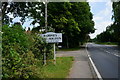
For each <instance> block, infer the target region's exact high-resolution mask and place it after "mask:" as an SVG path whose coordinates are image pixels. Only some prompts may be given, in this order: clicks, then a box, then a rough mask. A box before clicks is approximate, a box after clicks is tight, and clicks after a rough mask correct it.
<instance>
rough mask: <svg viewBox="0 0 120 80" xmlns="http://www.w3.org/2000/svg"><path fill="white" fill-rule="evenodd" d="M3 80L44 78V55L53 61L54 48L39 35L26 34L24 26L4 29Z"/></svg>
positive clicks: (4, 27)
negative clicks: (42, 68)
mask: <svg viewBox="0 0 120 80" xmlns="http://www.w3.org/2000/svg"><path fill="white" fill-rule="evenodd" d="M2 30H3V35H2V57H3V58H2V61H3V63H2V74H3V75H2V77H3V78H2V79H3V80H4V79H7V80H8V79H12V80H16V79H20V80H21V79H33V80H34V78H38V79H40V78H42V77H43V76H44V75H43V74H42V71H41V67H42V66H41V64H43V54H44V53H46V54H47V55H46V56H47V59H53V47H52V45H51V44H48V43H46V42H45V40H44V39H43V38H41V37H40V36H38V35H37V34H30V33H26V32H25V31H24V29H23V28H22V26H18V25H16V26H12V27H9V26H8V25H5V26H3V27H2Z"/></svg>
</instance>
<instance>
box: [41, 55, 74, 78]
mask: <svg viewBox="0 0 120 80" xmlns="http://www.w3.org/2000/svg"><path fill="white" fill-rule="evenodd" d="M73 60H74V59H73V57H57V62H56V65H54V64H53V63H51V62H49V63H48V65H46V66H44V67H42V70H43V73H44V74H45V75H46V77H45V78H66V77H67V76H68V75H69V71H70V68H71V67H72V63H73Z"/></svg>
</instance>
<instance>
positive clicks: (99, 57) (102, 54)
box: [87, 43, 120, 80]
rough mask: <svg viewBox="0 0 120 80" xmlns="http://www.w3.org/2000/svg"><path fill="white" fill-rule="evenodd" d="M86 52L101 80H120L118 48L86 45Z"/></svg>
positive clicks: (119, 54)
mask: <svg viewBox="0 0 120 80" xmlns="http://www.w3.org/2000/svg"><path fill="white" fill-rule="evenodd" d="M87 50H88V52H89V54H90V56H91V58H92V60H93V62H94V64H95V66H96V67H97V69H98V71H99V73H100V74H101V76H102V78H103V80H120V48H119V47H117V46H112V45H111V46H108V45H100V44H94V43H88V44H87Z"/></svg>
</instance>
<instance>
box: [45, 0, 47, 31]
mask: <svg viewBox="0 0 120 80" xmlns="http://www.w3.org/2000/svg"><path fill="white" fill-rule="evenodd" d="M45 31H46V32H47V0H46V1H45Z"/></svg>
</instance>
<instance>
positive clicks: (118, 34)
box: [113, 1, 120, 44]
mask: <svg viewBox="0 0 120 80" xmlns="http://www.w3.org/2000/svg"><path fill="white" fill-rule="evenodd" d="M113 13H114V14H113V18H114V24H113V26H114V28H113V29H114V34H115V38H116V40H117V41H118V42H119V44H120V1H118V2H113Z"/></svg>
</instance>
